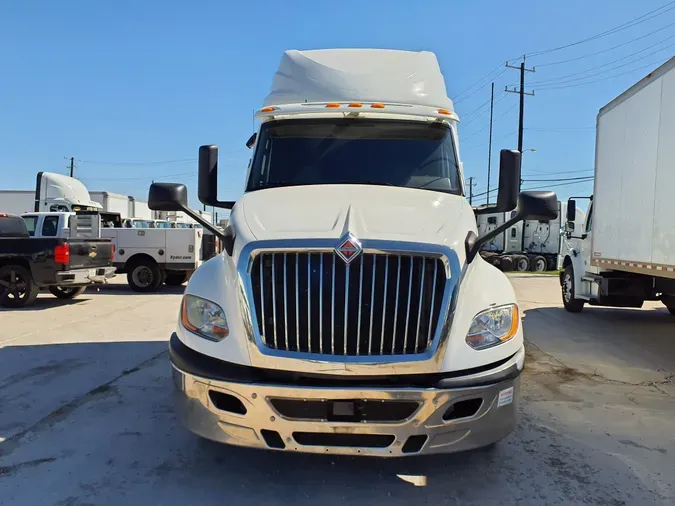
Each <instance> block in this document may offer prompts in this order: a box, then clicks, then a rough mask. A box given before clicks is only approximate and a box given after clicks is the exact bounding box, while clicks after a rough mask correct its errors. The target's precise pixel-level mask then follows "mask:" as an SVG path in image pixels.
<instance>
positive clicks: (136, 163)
mask: <svg viewBox="0 0 675 506" xmlns="http://www.w3.org/2000/svg"><path fill="white" fill-rule="evenodd" d="M196 161H197V159H196V158H183V159H180V160H157V161H152V162H101V161H98V160H80V163H91V164H92V165H163V164H167V163H187V162H196Z"/></svg>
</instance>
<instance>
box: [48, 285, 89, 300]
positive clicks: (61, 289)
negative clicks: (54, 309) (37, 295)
mask: <svg viewBox="0 0 675 506" xmlns="http://www.w3.org/2000/svg"><path fill="white" fill-rule="evenodd" d="M86 289H87V287H86V286H71V287H67V286H50V287H49V291H50V292H52V295H54V296H55V297H56V298H58V299H73V298H75V297H77V296H78V295H82V294H83V293H84V291H85V290H86Z"/></svg>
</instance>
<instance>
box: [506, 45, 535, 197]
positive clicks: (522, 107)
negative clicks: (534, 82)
mask: <svg viewBox="0 0 675 506" xmlns="http://www.w3.org/2000/svg"><path fill="white" fill-rule="evenodd" d="M506 67H507V68H510V69H519V70H520V89H517V88H515V87H514V88H513V89H512V90H510V89H509V87H508V86H506V87H505V88H504V91H505V92H507V93H518V94H519V95H520V115H519V116H518V151H520V152H521V153H522V152H523V117H524V113H525V95H530V96H532V97H533V96H534V91H531V92H529V93H526V92H525V72H534V71H535V68H534V67H532V68H531V69H528V68H525V55H523V62H522V63H521V64H520V65H519V66H517V67H516V66H514V65H509V62H508V61H507V62H506ZM522 186H523V178H522V177H521V178H520V187H521V188H522Z"/></svg>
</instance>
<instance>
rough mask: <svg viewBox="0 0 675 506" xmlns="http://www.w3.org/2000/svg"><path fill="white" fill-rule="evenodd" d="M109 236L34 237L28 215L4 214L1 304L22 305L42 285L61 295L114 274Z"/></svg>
mask: <svg viewBox="0 0 675 506" xmlns="http://www.w3.org/2000/svg"><path fill="white" fill-rule="evenodd" d="M113 253H114V246H113V245H112V244H111V243H110V240H109V239H86V240H81V239H63V238H58V237H44V238H31V237H30V236H29V234H28V229H27V228H26V223H25V222H24V220H23V219H22V218H21V217H20V216H17V215H12V214H0V305H1V306H5V307H12V308H16V307H22V306H26V305H28V304H31V303H32V302H33V301H35V298H36V297H37V295H38V292H39V291H40V289H42V288H47V289H49V291H50V292H52V293H53V294H54V295H55V296H57V297H59V298H61V299H70V298H72V297H75V296H77V295H79V294H81V293H82V292H83V291H84V290H85V289H86V287H87V285H90V284H92V283H105V282H106V281H107V280H108V278H111V277H113V276H114V275H115V268H114V267H113V266H112V258H113Z"/></svg>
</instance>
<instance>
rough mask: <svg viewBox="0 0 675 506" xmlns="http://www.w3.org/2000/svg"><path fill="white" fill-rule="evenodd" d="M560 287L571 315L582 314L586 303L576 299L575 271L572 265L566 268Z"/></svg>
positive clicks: (564, 303)
mask: <svg viewBox="0 0 675 506" xmlns="http://www.w3.org/2000/svg"><path fill="white" fill-rule="evenodd" d="M560 285H561V286H562V299H563V305H564V306H565V309H567V310H568V311H569V312H570V313H580V312H581V310H582V309H583V308H584V301H583V300H580V299H575V298H574V269H573V268H572V266H571V265H568V266H567V267H565V271H564V272H563V274H562V280H561V283H560Z"/></svg>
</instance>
